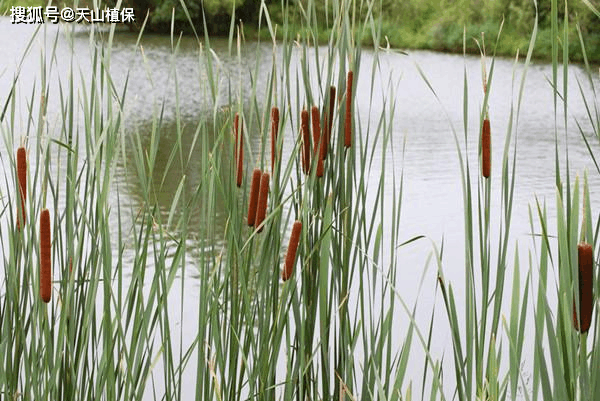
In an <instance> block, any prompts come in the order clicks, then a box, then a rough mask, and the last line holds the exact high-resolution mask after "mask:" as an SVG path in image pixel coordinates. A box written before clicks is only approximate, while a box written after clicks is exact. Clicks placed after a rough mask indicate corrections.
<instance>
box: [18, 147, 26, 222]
mask: <svg viewBox="0 0 600 401" xmlns="http://www.w3.org/2000/svg"><path fill="white" fill-rule="evenodd" d="M17 179H18V181H19V183H18V184H19V185H18V188H19V197H18V198H19V199H20V200H21V202H20V206H21V208H20V209H19V206H17V229H19V230H20V229H21V222H23V224H25V200H26V199H27V152H26V151H25V148H24V147H22V146H21V147H20V148H19V149H17Z"/></svg>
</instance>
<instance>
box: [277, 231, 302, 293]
mask: <svg viewBox="0 0 600 401" xmlns="http://www.w3.org/2000/svg"><path fill="white" fill-rule="evenodd" d="M301 232H302V222H301V221H299V220H296V221H295V222H294V226H293V227H292V235H291V236H290V243H289V245H288V249H287V253H286V254H285V264H284V265H283V271H282V272H281V279H282V280H283V281H287V280H288V279H289V278H290V277H292V274H293V273H294V264H295V262H296V251H297V250H298V242H300V233H301Z"/></svg>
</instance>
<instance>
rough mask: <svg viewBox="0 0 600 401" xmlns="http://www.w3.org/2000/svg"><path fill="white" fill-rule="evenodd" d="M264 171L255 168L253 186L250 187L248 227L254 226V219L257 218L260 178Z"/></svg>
mask: <svg viewBox="0 0 600 401" xmlns="http://www.w3.org/2000/svg"><path fill="white" fill-rule="evenodd" d="M261 175H262V171H260V169H258V168H255V169H254V172H253V173H252V185H251V187H250V203H249V204H248V225H249V226H250V227H252V226H254V219H255V218H256V206H257V205H258V190H259V188H260V176H261Z"/></svg>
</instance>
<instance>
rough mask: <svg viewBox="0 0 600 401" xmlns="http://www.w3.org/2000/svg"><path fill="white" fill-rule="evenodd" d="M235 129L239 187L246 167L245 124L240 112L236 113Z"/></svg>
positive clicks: (237, 181)
mask: <svg viewBox="0 0 600 401" xmlns="http://www.w3.org/2000/svg"><path fill="white" fill-rule="evenodd" d="M233 128H234V131H235V146H234V153H235V160H236V165H237V179H236V183H237V186H238V188H239V187H241V186H242V176H243V169H244V125H243V124H241V125H240V117H239V115H238V113H235V120H234V125H233ZM238 141H239V146H240V147H239V152H238Z"/></svg>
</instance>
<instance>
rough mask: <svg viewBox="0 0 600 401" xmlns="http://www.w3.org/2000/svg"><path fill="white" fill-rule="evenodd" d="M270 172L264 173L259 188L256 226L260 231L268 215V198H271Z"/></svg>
mask: <svg viewBox="0 0 600 401" xmlns="http://www.w3.org/2000/svg"><path fill="white" fill-rule="evenodd" d="M269 178H270V177H269V173H263V175H262V177H261V178H260V187H259V190H258V204H257V206H256V218H255V219H254V224H255V227H256V228H257V229H258V232H261V231H262V230H263V225H262V223H263V221H264V220H265V216H266V215H267V200H268V199H269Z"/></svg>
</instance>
